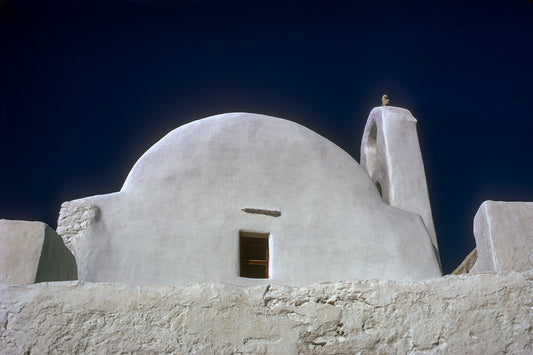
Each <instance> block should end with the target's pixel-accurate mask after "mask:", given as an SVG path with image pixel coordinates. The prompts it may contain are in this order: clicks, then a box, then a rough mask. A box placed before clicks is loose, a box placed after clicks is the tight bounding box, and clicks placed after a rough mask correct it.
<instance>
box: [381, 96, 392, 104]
mask: <svg viewBox="0 0 533 355" xmlns="http://www.w3.org/2000/svg"><path fill="white" fill-rule="evenodd" d="M389 102H390V100H389V97H388V96H387V95H383V96H381V106H389Z"/></svg>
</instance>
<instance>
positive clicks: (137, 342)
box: [0, 270, 533, 354]
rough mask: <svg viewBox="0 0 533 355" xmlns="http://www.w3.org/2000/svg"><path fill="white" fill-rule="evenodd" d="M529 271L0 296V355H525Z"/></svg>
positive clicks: (91, 286)
mask: <svg viewBox="0 0 533 355" xmlns="http://www.w3.org/2000/svg"><path fill="white" fill-rule="evenodd" d="M532 285H533V270H530V271H527V272H522V273H518V272H501V273H490V274H476V275H457V276H456V275H454V276H446V277H442V278H439V279H435V280H431V281H425V282H393V281H379V280H367V281H354V282H337V283H322V284H314V285H311V286H309V287H303V288H293V287H284V286H275V285H271V286H254V287H239V286H231V285H222V284H196V285H191V286H186V287H179V288H176V287H154V286H149V287H148V286H129V285H122V284H111V283H89V282H82V281H65V282H52V283H40V284H34V285H21V286H7V285H2V286H0V334H1V337H0V353H2V354H25V353H30V352H31V353H32V354H43V353H44V354H46V353H202V354H203V353H208V354H209V353H217V354H232V353H254V354H257V353H272V354H295V353H317V354H320V353H325V354H331V353H356V352H357V353H362V354H366V353H368V354H370V353H431V354H440V353H443V354H444V353H456V354H459V353H461V354H466V353H469V354H491V353H512V354H531V353H533V327H532V320H533V311H532V310H533V287H532Z"/></svg>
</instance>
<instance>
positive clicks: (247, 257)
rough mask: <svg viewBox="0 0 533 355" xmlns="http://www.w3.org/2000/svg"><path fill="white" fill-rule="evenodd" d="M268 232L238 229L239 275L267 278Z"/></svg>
mask: <svg viewBox="0 0 533 355" xmlns="http://www.w3.org/2000/svg"><path fill="white" fill-rule="evenodd" d="M268 237H269V233H257V232H244V231H239V253H240V258H239V259H240V271H239V276H241V277H248V278H252V279H268Z"/></svg>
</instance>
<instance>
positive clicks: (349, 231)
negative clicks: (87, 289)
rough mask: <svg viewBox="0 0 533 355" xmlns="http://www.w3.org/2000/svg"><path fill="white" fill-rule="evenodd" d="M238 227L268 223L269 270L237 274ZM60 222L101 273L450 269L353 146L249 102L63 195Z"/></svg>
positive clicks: (195, 275) (134, 277) (193, 277)
mask: <svg viewBox="0 0 533 355" xmlns="http://www.w3.org/2000/svg"><path fill="white" fill-rule="evenodd" d="M243 208H259V209H268V210H276V211H280V212H281V216H280V217H272V216H265V215H257V214H249V213H245V212H243V211H242V209H243ZM239 230H246V231H256V232H266V233H270V253H271V258H270V279H269V280H259V279H245V278H240V277H238V267H239V265H238V256H239V252H238V240H239V238H238V237H239ZM58 233H59V234H61V235H62V236H63V237H64V239H65V242H66V244H67V245H68V246H69V247H70V248H71V249H72V250H73V252H74V254H75V255H76V259H77V260H78V269H79V278H80V280H87V281H95V282H96V281H116V282H129V283H134V284H150V285H160V284H168V285H185V284H189V283H193V282H209V281H217V282H229V283H235V284H241V285H245V284H257V283H270V282H275V283H279V284H285V285H305V284H309V283H312V282H317V281H337V280H349V279H361V278H362V279H364V278H384V279H401V280H420V279H427V278H434V277H439V276H440V275H441V274H440V271H439V266H438V262H437V260H436V257H435V255H434V252H433V248H432V245H431V241H430V237H429V235H428V233H427V231H426V228H425V226H424V224H423V221H422V219H421V218H420V216H418V215H416V214H413V213H409V212H406V211H403V210H400V209H396V208H393V207H390V206H388V205H387V204H385V203H384V202H383V201H382V200H381V198H380V196H379V194H378V192H377V191H376V189H375V187H374V185H373V183H372V181H371V180H370V178H369V177H368V175H367V174H366V172H365V171H364V170H363V169H362V168H361V167H360V166H359V164H358V163H357V162H355V161H354V160H353V159H352V158H351V157H350V156H349V155H348V154H347V153H346V152H344V151H343V150H342V149H340V148H339V147H337V146H336V145H335V144H333V143H331V142H330V141H328V140H327V139H325V138H323V137H321V136H319V135H318V134H316V133H314V132H312V131H311V130H309V129H307V128H305V127H302V126H301V125H298V124H296V123H294V122H290V121H287V120H282V119H278V118H274V117H268V116H263V115H256V114H248V113H232V114H223V115H218V116H213V117H210V118H206V119H203V120H198V121H194V122H192V123H190V124H187V125H185V126H182V127H180V128H178V129H176V130H174V131H172V132H170V133H169V134H168V135H167V136H165V137H164V138H163V139H161V140H160V141H159V142H158V143H157V144H155V145H154V146H153V147H152V148H150V149H149V150H148V151H147V152H146V153H145V154H144V155H143V156H142V157H141V158H140V159H139V161H138V162H137V163H136V164H135V166H134V167H133V169H132V171H131V172H130V174H129V176H128V177H127V179H126V181H125V183H124V186H123V188H122V190H121V191H120V192H118V193H114V194H109V195H100V196H93V197H89V198H84V199H81V200H77V201H72V202H67V203H65V204H64V205H63V206H62V209H61V214H60V218H59V221H58Z"/></svg>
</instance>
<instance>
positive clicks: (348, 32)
mask: <svg viewBox="0 0 533 355" xmlns="http://www.w3.org/2000/svg"><path fill="white" fill-rule="evenodd" d="M429 3H431V4H429ZM0 31H1V32H0V110H1V111H0V169H1V170H0V217H1V218H8V219H25V220H40V221H44V222H46V223H48V224H49V225H50V226H52V227H53V228H55V227H56V220H57V216H58V212H59V207H60V204H61V203H62V202H63V201H67V200H72V199H76V198H80V197H85V196H91V195H95V194H105V193H110V192H114V191H118V190H120V188H121V186H122V183H123V182H124V179H125V178H126V176H127V174H128V172H129V170H130V169H131V167H132V166H133V164H134V163H135V161H136V160H137V159H138V158H139V157H140V156H141V155H142V154H143V153H144V152H145V151H146V150H147V149H148V148H149V147H150V146H151V145H153V144H154V143H155V142H156V141H157V140H159V139H160V138H161V137H162V136H163V135H165V134H166V133H167V132H168V131H170V130H172V129H174V128H176V127H178V126H180V125H182V124H184V123H187V122H189V121H192V120H195V119H198V118H202V117H206V116H209V115H212V114H217V113H224V112H232V111H248V112H256V113H263V114H268V115H273V116H278V117H283V118H287V119H290V120H292V121H296V122H298V123H300V124H303V125H304V126H307V127H309V128H311V129H313V130H315V131H316V132H318V133H320V134H321V135H323V136H325V137H327V138H328V139H330V140H332V141H333V142H335V143H336V144H338V145H339V146H340V147H342V148H343V149H345V150H346V151H347V152H348V153H350V154H351V155H352V156H353V157H354V158H355V159H356V160H357V161H359V147H360V140H361V135H362V132H363V128H364V124H365V122H366V118H367V116H368V113H369V112H370V110H371V109H372V107H374V106H376V105H379V104H380V97H381V94H383V93H387V94H388V95H389V97H390V98H391V104H392V105H394V106H400V107H405V108H407V109H409V110H411V112H412V113H413V114H414V115H415V117H416V118H417V119H418V121H419V124H418V130H419V137H420V142H421V146H422V154H423V157H424V161H425V164H426V174H427V177H428V184H429V190H430V191H429V192H430V198H431V202H432V206H433V215H434V220H435V226H436V230H437V236H438V238H439V245H440V249H441V258H442V262H443V267H444V271H445V272H446V273H449V272H451V271H452V270H453V269H454V268H455V267H456V266H457V265H458V264H459V263H460V262H461V261H462V260H463V258H464V257H465V256H466V255H467V254H468V252H470V250H471V249H472V248H473V247H474V239H473V234H472V219H473V217H474V214H475V212H476V211H477V208H478V207H479V205H480V204H481V202H483V201H484V200H487V199H492V200H510V201H513V200H522V201H533V184H532V173H533V144H532V138H531V137H532V128H533V123H532V121H533V114H532V110H533V109H532V108H531V105H530V103H531V102H532V100H531V95H532V83H533V65H532V64H533V3H532V2H529V1H526V0H524V1H520V0H518V1H499V2H495V3H490V2H486V1H441V2H429V1H427V2H417V1H376V2H371V1H336V2H333V1H331V2H329V1H315V2H312V1H310V2H304V1H292V2H290V1H280V2H262V3H258V2H254V1H233V2H229V3H228V2H217V1H203V2H202V3H200V4H199V3H198V2H196V3H194V4H193V3H192V2H154V1H151V2H148V1H146V2H143V1H135V2H127V1H71V2H53V1H47V2H42V1H33V2H32V1H20V2H17V1H6V2H4V3H3V4H2V8H1V12H0Z"/></svg>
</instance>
